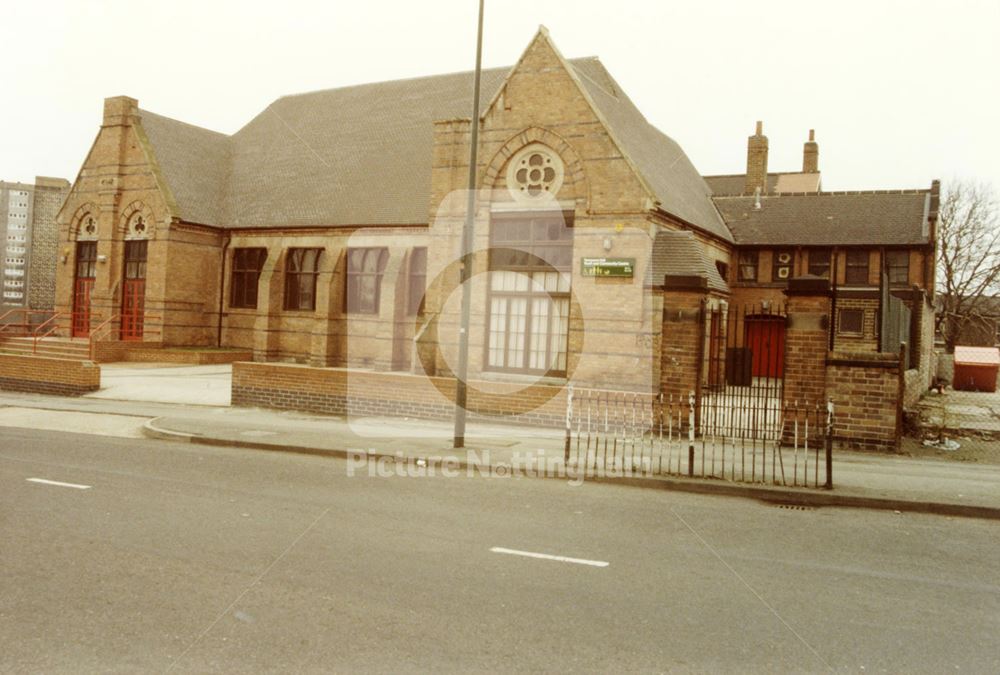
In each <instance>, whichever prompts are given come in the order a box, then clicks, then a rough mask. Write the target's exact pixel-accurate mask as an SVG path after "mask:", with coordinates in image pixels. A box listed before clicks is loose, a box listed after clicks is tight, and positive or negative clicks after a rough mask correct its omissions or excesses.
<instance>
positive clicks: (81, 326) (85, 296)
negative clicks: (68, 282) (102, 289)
mask: <svg viewBox="0 0 1000 675" xmlns="http://www.w3.org/2000/svg"><path fill="white" fill-rule="evenodd" d="M96 276H97V242H96V241H78V242H77V243H76V261H75V269H74V276H73V317H72V323H71V334H72V336H73V337H87V336H88V335H90V293H91V291H92V290H93V289H94V278H95V277H96Z"/></svg>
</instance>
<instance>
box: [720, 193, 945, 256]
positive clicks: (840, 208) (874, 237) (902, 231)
mask: <svg viewBox="0 0 1000 675" xmlns="http://www.w3.org/2000/svg"><path fill="white" fill-rule="evenodd" d="M930 199H931V195H930V190H898V191H878V192H815V193H800V194H781V195H764V196H762V197H761V198H760V203H761V208H760V209H759V210H757V209H755V208H754V197H753V196H752V195H751V196H741V197H715V200H714V201H715V204H716V206H717V207H718V208H719V211H720V212H721V213H722V216H723V218H725V220H726V224H727V225H728V226H729V229H730V230H731V231H732V233H733V236H734V237H735V238H736V243H737V244H746V245H802V246H837V245H841V246H850V245H862V246H863V245H869V246H871V245H879V246H893V245H908V244H909V245H917V244H926V243H928V237H929V231H928V224H927V218H928V214H929V207H930Z"/></svg>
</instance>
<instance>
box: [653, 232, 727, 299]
mask: <svg viewBox="0 0 1000 675" xmlns="http://www.w3.org/2000/svg"><path fill="white" fill-rule="evenodd" d="M648 270H649V271H648V273H647V283H650V284H651V285H653V286H659V285H661V284H662V283H663V277H664V276H666V275H668V274H669V275H671V276H680V277H698V278H701V279H705V280H706V281H707V283H708V288H709V289H711V290H715V291H720V292H722V293H728V292H729V286H728V285H727V284H726V282H725V281H724V280H723V278H722V275H721V274H719V269H718V268H717V267H716V266H715V262H714V261H713V260H711V259H710V258H709V257H708V255H706V253H705V247H704V246H703V245H702V244H701V242H699V241H698V239H697V238H696V237H695V235H694V232H691V231H689V230H666V229H661V230H659V231H658V232H657V233H656V236H655V237H654V238H653V249H652V251H651V253H650V260H649V267H648Z"/></svg>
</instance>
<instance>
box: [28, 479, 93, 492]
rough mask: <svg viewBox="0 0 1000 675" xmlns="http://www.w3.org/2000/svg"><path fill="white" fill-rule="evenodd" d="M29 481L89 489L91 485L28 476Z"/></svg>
mask: <svg viewBox="0 0 1000 675" xmlns="http://www.w3.org/2000/svg"><path fill="white" fill-rule="evenodd" d="M26 480H27V481H28V482H29V483H41V484H42V485H55V486H57V487H68V488H73V489H75V490H89V489H90V486H89V485H80V484H79V483H61V482H59V481H57V480H46V479H44V478H28V479H26Z"/></svg>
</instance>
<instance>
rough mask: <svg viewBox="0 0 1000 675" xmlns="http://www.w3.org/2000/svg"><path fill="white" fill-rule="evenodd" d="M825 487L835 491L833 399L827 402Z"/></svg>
mask: <svg viewBox="0 0 1000 675" xmlns="http://www.w3.org/2000/svg"><path fill="white" fill-rule="evenodd" d="M823 487H824V488H826V489H827V490H832V489H833V399H830V400H829V401H827V402H826V484H825V485H824V486H823Z"/></svg>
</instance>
